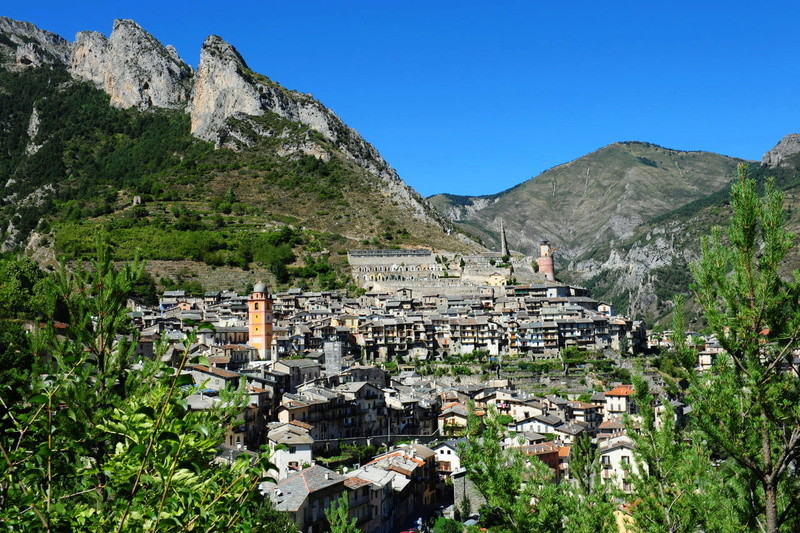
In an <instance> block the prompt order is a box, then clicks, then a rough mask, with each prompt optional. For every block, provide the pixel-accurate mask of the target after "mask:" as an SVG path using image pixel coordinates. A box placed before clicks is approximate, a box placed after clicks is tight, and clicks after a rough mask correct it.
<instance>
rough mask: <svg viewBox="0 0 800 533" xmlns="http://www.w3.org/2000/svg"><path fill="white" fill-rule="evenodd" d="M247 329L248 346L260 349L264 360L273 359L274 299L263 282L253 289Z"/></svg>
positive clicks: (249, 303)
mask: <svg viewBox="0 0 800 533" xmlns="http://www.w3.org/2000/svg"><path fill="white" fill-rule="evenodd" d="M247 329H248V330H249V333H250V337H249V341H248V344H250V346H252V347H254V348H256V349H258V355H259V357H260V358H261V359H262V360H263V359H267V358H271V356H272V297H271V296H270V295H269V294H267V286H266V285H264V284H263V283H261V282H258V283H256V285H255V287H253V293H252V294H251V295H250V299H249V300H248V302H247Z"/></svg>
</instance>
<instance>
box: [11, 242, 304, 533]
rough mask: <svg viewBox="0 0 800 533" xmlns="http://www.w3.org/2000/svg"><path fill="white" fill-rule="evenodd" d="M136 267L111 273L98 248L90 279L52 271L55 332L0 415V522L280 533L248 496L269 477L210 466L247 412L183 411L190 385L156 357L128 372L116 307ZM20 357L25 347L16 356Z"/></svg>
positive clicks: (129, 343)
mask: <svg viewBox="0 0 800 533" xmlns="http://www.w3.org/2000/svg"><path fill="white" fill-rule="evenodd" d="M141 271H142V265H141V264H137V263H134V264H130V265H126V266H124V267H123V268H122V269H121V270H116V269H115V268H114V266H113V263H112V261H111V254H110V251H109V249H108V246H101V247H100V248H99V251H98V257H97V258H96V260H95V261H94V262H93V263H92V266H91V267H90V268H86V269H84V268H82V267H78V269H77V270H75V271H72V272H70V271H67V270H66V269H62V270H61V271H60V272H59V273H58V275H56V276H55V278H54V281H53V290H52V295H53V297H57V298H58V299H60V300H63V302H64V307H65V309H66V310H67V312H66V316H67V320H66V325H65V326H64V327H61V326H59V327H55V324H53V323H52V320H51V323H50V324H49V325H48V327H47V328H45V329H44V331H43V332H42V333H41V334H40V335H38V336H37V339H36V345H37V346H38V348H37V352H36V353H41V354H43V356H45V357H46V358H47V362H46V365H45V367H44V369H43V371H44V374H43V375H42V374H40V373H39V372H36V373H33V374H32V375H31V381H32V383H31V385H30V388H29V389H28V390H26V391H24V392H25V396H24V400H22V401H20V402H17V404H15V405H7V406H5V407H6V408H4V409H3V412H2V424H1V426H2V434H0V465H2V467H1V469H0V495H2V497H1V498H0V523H2V524H3V525H4V526H6V527H7V528H8V529H9V530H15V531H17V530H18V531H159V530H161V531H163V530H189V529H202V530H224V529H231V528H232V527H234V526H235V527H236V528H237V529H241V530H245V531H253V530H266V531H286V530H287V529H286V528H287V527H290V526H289V525H288V522H287V520H286V518H285V517H284V516H282V515H279V514H278V513H277V512H276V511H275V510H274V509H273V508H272V507H271V506H269V505H267V504H266V502H265V499H264V497H263V496H261V495H260V494H259V492H258V490H257V487H258V484H259V483H260V482H261V481H262V480H263V479H264V476H265V475H266V471H268V470H269V469H270V467H271V465H269V463H268V462H265V461H264V460H263V459H262V457H261V456H256V457H253V458H251V457H250V456H249V455H247V454H243V455H242V456H241V458H240V459H239V460H237V461H236V462H235V463H234V464H232V465H216V464H215V463H214V459H215V457H216V455H217V447H218V446H219V445H220V444H221V442H222V440H223V435H224V433H225V431H226V428H227V427H229V426H230V425H231V424H233V423H234V422H233V421H234V418H235V417H236V416H237V415H238V414H239V413H240V412H241V410H242V409H243V408H244V404H245V403H246V397H245V395H244V394H243V393H238V392H235V391H231V392H227V391H226V392H224V393H223V394H222V396H221V400H222V401H221V402H220V406H219V407H218V408H216V409H212V410H208V411H192V410H190V409H189V407H188V405H187V401H186V397H187V396H188V395H189V394H191V388H190V387H189V386H190V385H192V382H193V380H192V378H191V376H189V375H187V374H183V373H182V372H181V368H182V367H183V365H184V364H185V363H186V359H185V358H184V360H183V361H182V362H181V364H180V366H179V368H177V369H176V368H170V367H168V366H166V365H165V364H164V363H162V362H161V360H160V358H155V360H152V361H143V362H140V364H141V365H142V367H141V368H139V369H133V368H132V367H131V363H132V362H133V353H134V350H133V346H134V339H135V336H134V332H133V331H132V330H131V329H130V327H129V324H128V321H127V309H126V308H125V301H126V299H127V295H128V294H129V293H130V290H131V287H132V286H133V284H134V283H135V282H136V280H137V279H138V276H139V275H140V274H141ZM23 349H24V347H23ZM4 398H5V395H2V396H0V399H4Z"/></svg>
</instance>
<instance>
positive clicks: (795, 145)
mask: <svg viewBox="0 0 800 533" xmlns="http://www.w3.org/2000/svg"><path fill="white" fill-rule="evenodd" d="M798 153H800V134H797V133H790V134H789V135H787V136H786V137H784V138H783V139H781V140H780V141H779V142H778V144H776V145H775V148H773V149H772V150H770V151H769V152H767V153H766V154H764V157H762V158H761V162H762V163H764V164H765V165H769V166H772V167H778V166H781V165H782V164H784V163H785V161H786V159H787V158H789V157H791V156H793V155H796V154H798Z"/></svg>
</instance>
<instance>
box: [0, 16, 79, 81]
mask: <svg viewBox="0 0 800 533" xmlns="http://www.w3.org/2000/svg"><path fill="white" fill-rule="evenodd" d="M0 37H2V38H0V52H2V53H0V63H3V64H4V66H5V67H6V68H14V69H21V68H27V67H41V66H43V65H50V64H54V63H62V64H66V63H67V62H69V57H70V54H71V46H70V43H69V42H68V41H67V40H66V39H64V38H63V37H61V36H60V35H56V34H55V33H52V32H49V31H45V30H40V29H39V28H37V27H36V26H34V25H33V24H31V23H30V22H22V21H18V20H14V19H10V18H8V17H0Z"/></svg>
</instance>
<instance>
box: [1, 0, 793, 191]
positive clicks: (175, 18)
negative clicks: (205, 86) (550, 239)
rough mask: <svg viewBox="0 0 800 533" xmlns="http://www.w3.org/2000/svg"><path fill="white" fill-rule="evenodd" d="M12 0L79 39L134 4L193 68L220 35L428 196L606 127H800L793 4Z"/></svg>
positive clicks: (739, 142)
mask: <svg viewBox="0 0 800 533" xmlns="http://www.w3.org/2000/svg"><path fill="white" fill-rule="evenodd" d="M116 4H117V3H114V2H99V1H96V2H82V1H71V2H63V1H59V2H50V1H49V0H48V1H37V2H27V3H22V2H14V3H13V5H12V6H10V7H7V8H6V9H5V10H3V11H2V12H0V15H4V16H9V17H11V18H14V19H18V20H27V21H30V22H33V23H34V24H36V25H37V26H39V27H41V28H43V29H47V30H50V31H54V32H56V33H59V34H60V35H62V36H63V37H65V38H67V39H69V40H73V39H74V36H75V33H76V32H78V31H80V30H94V31H100V32H102V33H105V34H106V35H108V33H109V32H110V31H111V27H112V22H113V19H115V18H131V19H134V20H136V21H137V22H138V23H139V24H140V25H141V26H142V27H143V28H145V29H146V30H147V31H149V32H151V33H152V34H153V35H155V36H156V37H157V38H158V39H159V40H161V41H162V42H163V43H165V44H172V45H174V46H175V47H176V48H177V49H178V52H179V53H180V54H181V56H182V57H183V58H184V59H185V60H186V61H187V62H189V63H190V64H192V65H193V66H196V65H197V62H198V59H199V52H200V46H201V44H202V42H203V40H204V39H205V37H206V36H207V35H209V34H212V33H214V34H218V35H221V36H222V37H223V38H224V39H225V40H227V41H228V42H230V43H231V44H233V45H234V46H235V47H236V48H237V49H238V50H239V51H240V52H241V54H242V55H243V56H244V58H245V60H246V61H247V62H248V63H249V65H250V67H251V68H253V70H256V71H258V72H260V73H262V74H265V75H267V76H269V77H270V78H272V79H273V80H275V81H277V82H279V83H281V84H283V85H285V86H286V87H288V88H290V89H296V90H299V91H303V92H309V93H312V94H313V95H314V96H315V97H316V98H318V99H319V100H321V101H322V102H323V103H324V104H325V105H327V106H328V107H330V108H331V109H333V110H334V111H335V112H336V113H337V114H338V115H339V116H340V117H341V118H342V119H343V120H344V121H345V122H346V123H347V124H349V125H350V126H352V127H354V128H355V129H357V130H358V131H359V132H360V133H361V134H362V135H363V136H364V137H365V138H366V139H367V140H368V141H369V142H371V143H372V144H374V145H375V146H376V147H377V148H378V150H380V152H381V153H382V154H383V156H384V157H385V158H386V159H387V160H388V161H389V163H390V164H391V165H392V166H394V167H395V168H396V169H397V170H398V172H399V173H400V176H401V177H402V178H403V179H405V180H406V181H407V182H408V183H409V184H410V185H411V186H412V187H414V188H416V189H417V190H418V191H420V192H421V193H422V194H424V195H430V194H434V193H439V192H449V193H454V194H469V195H476V194H491V193H495V192H499V191H501V190H504V189H506V188H509V187H512V186H514V185H516V184H518V183H520V182H522V181H524V180H526V179H528V178H531V177H533V176H535V175H537V174H539V173H540V172H542V171H543V170H546V169H547V168H550V167H552V166H555V165H558V164H561V163H564V162H567V161H570V160H572V159H575V158H576V157H580V156H581V155H584V154H586V153H589V152H591V151H593V150H596V149H598V148H600V147H602V146H605V145H607V144H610V143H612V142H616V141H627V140H638V141H647V142H652V143H656V144H659V145H662V146H665V147H668V148H675V149H680V150H709V151H714V152H718V153H723V154H726V155H732V156H737V157H743V158H747V159H760V158H761V155H762V154H763V153H764V152H765V151H767V150H769V149H770V148H772V147H773V146H774V145H775V144H776V143H777V142H778V140H780V138H781V137H783V136H784V135H786V134H787V133H793V132H799V131H800V103H799V102H798V94H800V91H798V89H800V68H798V67H799V66H800V65H798V63H800V46H799V45H800V3H798V2H788V1H787V2H772V1H762V2H752V1H750V2H741V1H728V2H702V1H695V2H680V1H677V2H663V3H660V4H656V5H651V4H648V3H646V2H641V1H639V2H581V1H576V2H568V3H567V2H564V3H562V4H565V6H564V7H562V6H560V5H553V4H558V3H556V2H550V3H545V2H537V1H527V2H516V1H507V2H491V1H488V0H487V1H485V2H473V1H468V0H465V1H453V2H434V1H430V0H429V1H421V2H417V1H413V0H408V1H393V0H373V1H358V0H351V1H347V2H345V1H334V0H330V1H296V0H293V1H286V0H283V1H273V0H264V1H261V2H250V1H243V2H230V3H227V4H226V3H224V2H219V1H216V2H206V1H205V0H199V1H195V2H179V1H163V0H162V1H161V2H150V1H149V0H141V1H138V2H126V3H125V4H126V5H127V7H126V5H116Z"/></svg>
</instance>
